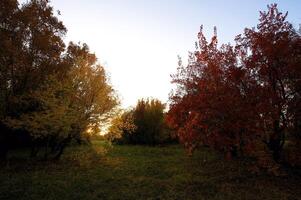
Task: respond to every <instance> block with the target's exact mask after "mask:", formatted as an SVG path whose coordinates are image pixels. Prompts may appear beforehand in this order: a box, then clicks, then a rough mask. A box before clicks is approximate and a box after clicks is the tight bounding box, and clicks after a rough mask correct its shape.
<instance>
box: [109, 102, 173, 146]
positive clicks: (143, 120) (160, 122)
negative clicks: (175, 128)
mask: <svg viewBox="0 0 301 200" xmlns="http://www.w3.org/2000/svg"><path fill="white" fill-rule="evenodd" d="M164 109H165V105H164V104H163V103H161V101H159V100H157V99H146V100H145V99H141V100H138V102H137V105H136V106H135V108H133V109H131V110H129V111H126V112H124V113H123V114H121V115H120V116H119V117H117V118H115V119H114V120H113V121H112V124H111V126H110V128H109V133H108V136H107V137H108V138H112V137H113V138H114V140H115V141H116V142H117V143H122V144H146V145H156V144H162V143H165V142H170V141H171V140H172V139H171V134H170V131H169V129H168V127H167V125H166V123H165V113H164Z"/></svg>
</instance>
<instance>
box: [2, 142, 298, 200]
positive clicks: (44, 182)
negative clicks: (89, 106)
mask: <svg viewBox="0 0 301 200" xmlns="http://www.w3.org/2000/svg"><path fill="white" fill-rule="evenodd" d="M24 158H25V152H24V151H19V152H14V153H12V154H11V155H10V161H9V162H8V163H7V164H6V165H5V166H2V167H1V169H0V199H1V200H2V199H13V200H15V199H39V200H40V199H58V200H64V199H76V200H79V199H89V200H90V199H91V200H92V199H122V200H126V199H131V200H133V199H179V200H186V199H193V200H197V199H231V200H233V199H252V200H253V199H273V200H274V199H289V200H294V199H301V179H300V177H297V176H287V177H271V176H268V175H264V174H263V175H253V174H251V173H250V172H248V171H247V167H246V164H245V162H244V161H240V160H235V161H225V160H224V159H223V157H222V156H220V155H218V154H215V153H213V152H211V151H208V150H206V149H202V150H200V151H198V152H196V153H195V154H194V155H193V156H192V157H187V156H186V155H185V153H184V150H183V149H182V148H181V147H180V146H177V145H174V146H165V147H144V146H110V145H108V144H106V143H105V142H100V141H95V142H93V145H92V146H90V147H89V146H79V147H70V148H69V149H67V151H66V153H65V154H64V155H63V157H62V159H61V160H60V161H58V162H48V163H47V162H42V161H31V160H29V159H28V160H26V159H24Z"/></svg>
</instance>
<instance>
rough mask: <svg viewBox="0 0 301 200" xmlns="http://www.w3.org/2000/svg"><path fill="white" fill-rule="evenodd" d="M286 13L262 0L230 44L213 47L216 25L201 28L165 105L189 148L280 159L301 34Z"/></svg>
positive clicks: (296, 94) (288, 130)
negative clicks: (253, 19)
mask: <svg viewBox="0 0 301 200" xmlns="http://www.w3.org/2000/svg"><path fill="white" fill-rule="evenodd" d="M286 16H287V14H282V13H281V12H279V11H278V9H277V6H276V5H275V4H273V5H271V6H269V7H268V11H267V12H261V14H260V23H259V24H258V26H257V29H255V28H254V29H245V31H244V34H242V35H238V36H237V37H236V40H235V41H236V45H235V46H234V47H233V46H231V45H221V46H220V47H218V45H217V36H216V30H215V34H214V36H213V38H212V39H211V41H210V42H207V40H206V38H205V37H204V35H203V32H202V28H201V31H200V33H199V34H198V38H199V42H198V43H197V47H198V49H197V50H196V51H195V52H194V53H191V55H190V59H189V64H188V65H187V66H183V65H181V63H180V66H179V68H178V71H177V73H176V74H175V75H173V76H172V81H173V83H175V84H176V85H177V88H176V90H175V92H174V93H172V95H171V97H170V110H169V112H168V121H169V124H170V125H171V126H172V127H173V128H174V129H175V130H176V131H177V132H178V135H179V138H180V140H181V141H182V143H183V144H184V146H186V147H187V149H188V151H189V153H191V152H192V151H193V149H195V148H196V147H197V146H199V145H202V144H205V145H208V146H210V147H212V148H214V149H217V150H220V151H223V152H225V153H226V155H229V156H230V155H232V156H233V155H238V154H240V155H252V156H255V157H256V158H258V159H259V160H260V158H264V159H262V160H263V161H264V162H262V163H265V164H264V165H267V164H266V163H267V160H269V159H270V160H273V161H274V162H279V161H280V156H281V152H282V149H283V145H284V143H285V141H286V140H287V137H288V136H289V135H291V136H292V135H296V132H297V131H296V130H297V129H298V123H299V122H298V119H300V118H298V116H299V114H297V113H299V110H300V109H299V107H300V66H301V65H300V63H301V60H300V49H301V48H300V44H301V43H300V41H301V40H300V38H301V37H300V33H298V32H297V31H296V30H295V29H294V28H293V27H292V25H291V24H290V23H289V22H287V21H286ZM298 88H299V89H298ZM293 133H294V134H293ZM270 152H271V153H270ZM271 162H272V161H271Z"/></svg>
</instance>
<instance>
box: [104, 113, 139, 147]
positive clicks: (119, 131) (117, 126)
mask: <svg viewBox="0 0 301 200" xmlns="http://www.w3.org/2000/svg"><path fill="white" fill-rule="evenodd" d="M136 129H137V127H136V125H135V124H134V118H133V111H131V110H129V111H124V112H122V111H120V113H118V114H117V115H116V116H115V117H114V118H113V119H112V121H111V125H110V127H109V129H108V133H107V134H106V135H105V137H106V139H107V140H108V141H110V142H113V143H129V141H128V140H129V137H130V135H131V134H132V133H133V132H135V131H136Z"/></svg>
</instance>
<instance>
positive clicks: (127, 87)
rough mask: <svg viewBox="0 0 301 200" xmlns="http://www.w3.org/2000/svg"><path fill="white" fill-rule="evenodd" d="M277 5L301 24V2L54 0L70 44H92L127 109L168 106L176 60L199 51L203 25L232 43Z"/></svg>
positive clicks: (91, 47)
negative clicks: (152, 103)
mask: <svg viewBox="0 0 301 200" xmlns="http://www.w3.org/2000/svg"><path fill="white" fill-rule="evenodd" d="M270 3H277V4H278V8H279V9H280V10H281V11H283V12H285V11H288V12H289V15H288V20H289V21H290V22H291V23H293V24H294V25H295V27H298V26H299V24H300V23H301V0H278V1H276V0H274V1H270V0H244V1H241V0H227V1H226V0H225V1H222V0H215V1H213V0H211V1H210V0H174V1H172V0H140V1H139V0H52V1H51V5H52V6H53V7H54V10H60V12H61V16H59V19H60V20H62V21H63V23H64V25H65V26H66V27H67V29H68V33H67V35H66V38H65V41H66V42H69V41H74V42H78V41H80V42H82V43H87V44H88V45H89V47H90V50H91V51H92V52H94V53H95V54H96V55H97V57H98V59H99V62H100V63H102V64H103V65H104V66H105V69H106V71H107V72H108V73H109V75H110V79H111V83H112V85H113V87H114V88H115V89H116V90H117V91H118V94H119V96H120V97H121V101H122V106H123V107H128V106H133V105H135V104H136V102H137V100H138V99H139V98H143V97H154V98H158V99H160V100H161V101H163V102H166V101H167V100H168V94H169V92H170V90H171V88H172V85H171V84H170V81H171V78H170V74H172V73H174V72H176V68H177V61H178V60H177V55H180V56H181V57H183V59H184V61H185V59H186V58H187V52H188V51H193V50H194V44H195V41H196V39H197V37H196V36H197V33H198V31H199V27H200V25H201V24H203V25H204V30H205V33H206V35H207V36H211V35H212V33H213V27H214V26H217V31H218V39H219V41H220V42H222V43H228V42H232V41H233V39H234V37H235V35H237V34H239V33H242V32H243V29H244V28H245V27H253V26H256V24H257V23H258V17H259V10H266V5H267V4H270Z"/></svg>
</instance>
